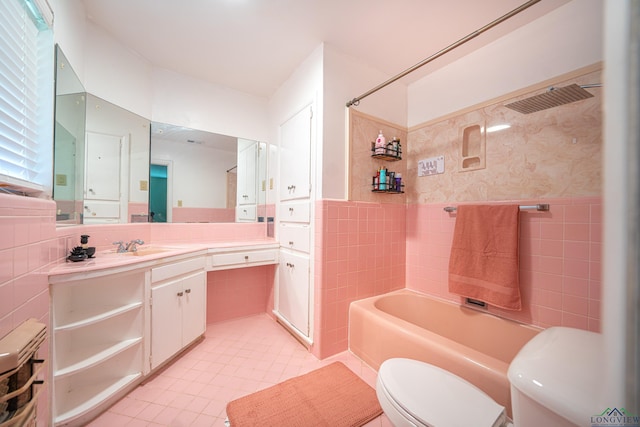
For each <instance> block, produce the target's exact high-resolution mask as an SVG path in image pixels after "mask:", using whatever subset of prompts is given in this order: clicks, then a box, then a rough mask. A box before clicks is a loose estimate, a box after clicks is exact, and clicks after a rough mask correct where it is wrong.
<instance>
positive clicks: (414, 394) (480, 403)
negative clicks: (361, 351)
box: [378, 358, 506, 427]
mask: <svg viewBox="0 0 640 427" xmlns="http://www.w3.org/2000/svg"><path fill="white" fill-rule="evenodd" d="M378 379H379V383H380V384H381V385H382V386H383V387H384V389H385V392H386V394H387V395H388V396H389V398H391V399H393V401H394V402H395V403H396V404H397V405H398V406H399V407H401V408H402V409H404V410H405V411H407V412H408V413H409V414H411V415H412V416H413V417H415V418H416V419H418V420H420V421H421V422H422V423H423V424H425V425H427V426H432V425H433V426H438V427H453V426H474V427H492V426H497V425H501V424H502V422H504V421H505V420H506V414H505V410H504V407H503V406H501V405H499V404H498V403H496V402H495V401H494V400H493V399H491V398H490V397H489V396H488V395H486V394H485V393H484V392H483V391H482V390H480V389H479V388H477V387H476V386H474V385H473V384H471V383H469V382H468V381H466V380H464V379H462V378H460V377H458V376H456V375H454V374H452V373H451V372H448V371H445V370H444V369H441V368H439V367H437V366H433V365H430V364H427V363H424V362H420V361H417V360H411V359H403V358H394V359H388V360H386V361H384V362H383V363H382V365H381V366H380V370H379V371H378Z"/></svg>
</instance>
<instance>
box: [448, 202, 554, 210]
mask: <svg viewBox="0 0 640 427" xmlns="http://www.w3.org/2000/svg"><path fill="white" fill-rule="evenodd" d="M456 209H457V208H456V207H455V206H447V207H445V208H444V210H445V212H455V211H456ZM520 210H521V211H524V210H527V211H530V210H536V211H540V212H546V211H548V210H549V204H548V203H541V204H538V205H521V206H520Z"/></svg>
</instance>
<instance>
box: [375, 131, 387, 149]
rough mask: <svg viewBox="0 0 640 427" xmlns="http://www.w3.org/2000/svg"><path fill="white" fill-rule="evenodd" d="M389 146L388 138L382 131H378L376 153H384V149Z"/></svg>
mask: <svg viewBox="0 0 640 427" xmlns="http://www.w3.org/2000/svg"><path fill="white" fill-rule="evenodd" d="M386 147H387V140H386V138H385V137H384V135H383V134H382V131H380V133H378V138H376V154H384V150H385V149H386Z"/></svg>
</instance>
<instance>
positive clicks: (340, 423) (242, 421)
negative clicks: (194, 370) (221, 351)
mask: <svg viewBox="0 0 640 427" xmlns="http://www.w3.org/2000/svg"><path fill="white" fill-rule="evenodd" d="M380 414H382V408H381V407H380V404H379V403H378V399H377V397H376V392H375V390H374V389H373V388H371V387H370V386H369V385H368V384H367V383H365V382H364V381H362V380H361V379H360V378H359V377H358V376H357V375H356V374H354V373H353V372H352V371H351V370H350V369H349V368H347V367H346V366H345V365H344V364H342V363H341V362H334V363H332V364H330V365H327V366H325V367H323V368H320V369H316V370H315V371H312V372H309V373H308V374H304V375H301V376H299V377H295V378H291V379H289V380H287V381H284V382H282V383H280V384H276V385H274V386H271V387H269V388H266V389H264V390H260V391H258V392H256V393H253V394H250V395H248V396H244V397H241V398H239V399H236V400H234V401H232V402H229V403H228V404H227V417H228V418H229V422H230V424H231V427H251V426H256V427H258V426H259V427H269V426H274V427H275V426H277V427H297V426H299V427H310V426H318V427H320V426H327V427H357V426H362V425H364V424H366V423H367V422H369V421H371V420H372V419H374V418H376V417H377V416H379V415H380Z"/></svg>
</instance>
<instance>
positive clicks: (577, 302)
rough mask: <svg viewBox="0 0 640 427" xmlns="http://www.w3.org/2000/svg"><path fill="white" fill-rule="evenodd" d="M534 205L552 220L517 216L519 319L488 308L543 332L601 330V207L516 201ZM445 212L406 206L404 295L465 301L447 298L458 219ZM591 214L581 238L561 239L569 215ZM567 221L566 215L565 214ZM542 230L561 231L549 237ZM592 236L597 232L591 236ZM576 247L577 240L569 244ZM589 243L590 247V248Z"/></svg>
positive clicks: (575, 201) (584, 202) (577, 201)
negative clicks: (556, 328) (540, 206)
mask: <svg viewBox="0 0 640 427" xmlns="http://www.w3.org/2000/svg"><path fill="white" fill-rule="evenodd" d="M510 203H516V204H520V205H529V204H535V203H549V204H550V209H551V210H550V211H549V212H536V211H526V212H522V213H521V215H520V248H521V251H520V289H521V293H522V301H523V309H522V311H519V312H514V311H509V310H501V309H498V308H495V307H490V308H489V311H490V312H493V313H494V314H497V315H499V316H502V317H506V318H509V319H513V320H516V321H520V322H524V323H528V324H532V325H536V326H540V327H549V326H572V327H578V328H581V329H588V330H592V331H600V330H601V312H600V303H601V249H602V245H601V243H600V242H599V241H598V240H599V238H600V234H601V233H600V229H601V226H602V223H601V214H600V211H601V200H600V199H599V198H597V197H586V198H571V199H567V198H559V199H541V200H539V201H537V202H536V201H531V200H520V201H519V200H515V201H510ZM445 206H447V204H429V205H409V206H407V232H406V241H407V244H406V254H407V265H406V287H407V288H409V289H412V290H415V291H417V292H422V293H425V294H428V295H432V296H435V297H438V298H443V299H446V300H449V301H452V302H456V303H462V298H461V297H459V296H458V295H455V294H452V293H450V292H449V290H448V262H449V254H450V251H451V241H452V240H453V228H454V226H455V214H449V213H446V212H444V210H443V208H444V207H445ZM578 211H579V212H585V211H586V212H589V216H588V217H585V216H584V215H583V213H580V214H579V216H578V218H580V221H587V223H586V224H584V225H586V228H585V230H588V232H587V233H586V235H585V234H584V233H563V232H562V231H563V230H566V229H567V228H570V227H567V226H568V224H570V223H567V221H568V220H576V216H574V215H573V214H569V215H567V214H566V213H567V212H578ZM562 213H564V214H562ZM538 230H556V231H559V232H560V233H559V234H558V233H555V234H554V233H546V232H544V231H541V232H540V233H538ZM594 230H595V232H594ZM572 239H573V240H572ZM585 240H586V241H585Z"/></svg>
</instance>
